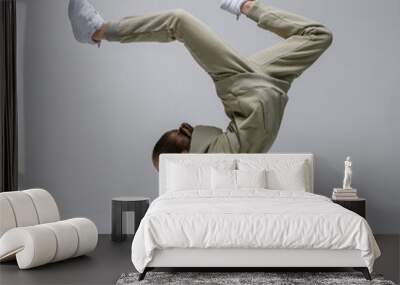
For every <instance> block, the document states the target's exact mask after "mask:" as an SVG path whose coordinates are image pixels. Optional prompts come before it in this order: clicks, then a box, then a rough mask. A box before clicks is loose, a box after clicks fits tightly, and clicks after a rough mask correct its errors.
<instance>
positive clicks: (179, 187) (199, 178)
mask: <svg viewBox="0 0 400 285" xmlns="http://www.w3.org/2000/svg"><path fill="white" fill-rule="evenodd" d="M235 163H236V162H235V161H215V162H206V161H205V162H197V163H193V162H191V161H190V160H182V161H179V160H177V161H174V162H168V164H167V181H166V182H167V191H185V190H194V189H203V190H204V189H207V190H210V189H211V168H215V169H234V168H235Z"/></svg>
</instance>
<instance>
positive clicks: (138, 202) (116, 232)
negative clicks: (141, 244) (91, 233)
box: [111, 197, 150, 241]
mask: <svg viewBox="0 0 400 285" xmlns="http://www.w3.org/2000/svg"><path fill="white" fill-rule="evenodd" d="M149 205H150V198H146V197H116V198H113V199H112V211H111V217H112V218H111V229H112V231H111V239H112V240H113V241H123V240H125V239H126V234H123V233H122V215H123V212H135V232H136V231H137V229H138V227H139V224H140V221H141V220H142V219H143V217H144V215H145V214H146V211H147V209H148V208H149Z"/></svg>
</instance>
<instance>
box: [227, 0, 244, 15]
mask: <svg viewBox="0 0 400 285" xmlns="http://www.w3.org/2000/svg"><path fill="white" fill-rule="evenodd" d="M246 1H247V0H222V1H221V9H223V10H226V11H228V12H229V13H231V14H233V15H236V17H237V18H238V19H239V16H240V14H241V12H240V8H241V7H242V5H243V3H244V2H246Z"/></svg>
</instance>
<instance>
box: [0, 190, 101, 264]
mask: <svg viewBox="0 0 400 285" xmlns="http://www.w3.org/2000/svg"><path fill="white" fill-rule="evenodd" d="M97 235H98V233H97V228H96V225H95V224H94V223H93V222H92V221H90V220H88V219H86V218H75V219H69V220H64V221H60V214H59V211H58V207H57V204H56V202H55V201H54V199H53V197H52V196H51V195H50V193H49V192H47V191H46V190H43V189H31V190H25V191H15V192H3V193H0V262H2V261H8V260H12V259H17V263H18V266H19V268H20V269H28V268H32V267H37V266H40V265H44V264H47V263H51V262H57V261H60V260H64V259H68V258H72V257H77V256H80V255H84V254H86V253H88V252H90V251H92V250H94V249H95V248H96V245H97Z"/></svg>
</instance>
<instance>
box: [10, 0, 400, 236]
mask: <svg viewBox="0 0 400 285" xmlns="http://www.w3.org/2000/svg"><path fill="white" fill-rule="evenodd" d="M17 2H18V31H19V37H18V44H19V48H18V66H19V83H18V87H19V104H20V106H19V108H20V138H21V142H20V149H21V155H20V164H21V167H20V171H21V172H20V180H21V188H29V187H44V188H46V189H48V190H49V191H51V192H52V193H53V195H54V196H55V198H56V200H57V201H58V203H59V205H60V208H61V212H62V215H63V216H64V217H66V218H69V217H75V216H86V217H89V218H91V219H93V220H94V221H95V223H96V224H97V226H98V227H99V230H100V232H102V233H107V232H110V208H111V198H112V197H113V196H119V195H145V196H149V197H151V198H154V197H156V195H157V174H156V172H155V171H154V170H153V168H152V164H151V161H150V153H151V150H152V147H153V144H154V142H155V141H156V140H157V139H158V137H159V135H160V134H161V133H162V132H164V131H165V130H167V129H171V128H174V127H175V126H176V125H177V124H179V123H180V122H182V121H188V122H191V123H192V124H211V125H217V126H221V127H223V126H225V125H226V124H227V119H226V118H225V115H224V113H223V109H222V105H221V103H220V102H219V101H218V99H217V97H216V96H215V94H214V87H213V84H212V82H211V81H210V79H209V78H208V76H207V74H205V73H204V72H203V71H202V70H201V69H200V68H199V67H198V66H197V65H196V64H194V61H193V60H192V58H191V57H190V56H189V54H188V53H187V52H186V50H185V49H184V48H183V46H182V45H180V44H176V43H175V44H136V45H118V44H109V43H104V44H103V45H102V47H101V48H100V49H98V48H96V47H93V46H86V45H81V44H78V43H76V42H75V41H74V39H73V36H72V33H71V29H70V26H69V23H68V19H67V10H66V8H67V1H61V0H59V1H54V0H35V1H32V0H17ZM93 2H94V3H95V5H96V6H97V7H98V9H99V10H100V11H101V12H102V14H103V15H104V17H105V18H106V19H118V18H120V17H122V16H126V15H131V14H142V13H149V12H154V11H158V10H164V9H170V8H174V7H180V8H184V9H186V10H188V11H190V12H192V13H193V14H194V15H196V16H197V17H199V18H201V19H202V20H204V21H205V22H206V23H208V24H209V25H210V26H211V27H212V28H213V29H214V30H215V31H216V32H217V33H218V34H220V35H222V36H223V38H224V39H225V40H226V41H227V42H228V43H229V44H230V45H232V46H234V47H235V48H236V49H237V50H239V51H240V52H242V53H243V54H251V53H253V52H256V51H257V50H259V49H263V48H265V47H268V46H270V45H272V44H274V43H275V42H277V41H278V40H279V39H278V38H277V37H276V36H275V35H272V34H271V33H269V32H267V31H263V30H261V29H258V28H257V27H256V26H255V25H254V23H252V22H251V21H249V20H247V19H246V18H245V17H243V18H242V19H241V20H240V21H239V22H237V21H236V20H235V19H234V17H231V16H230V15H228V14H226V13H223V12H221V11H220V10H219V9H218V5H219V1H217V0H203V1H194V0H193V1H187V0H186V1H183V0H181V1H179V0H168V1H165V0H164V1H155V0H135V1H130V0H117V1H106V0H93ZM268 2H269V3H271V4H273V5H275V6H279V7H281V8H284V9H289V10H292V11H294V12H297V13H300V14H304V15H307V16H309V17H311V18H315V19H317V20H320V21H321V22H323V23H324V24H326V25H327V26H328V27H329V28H330V29H331V30H332V31H333V33H334V37H335V40H334V44H333V46H332V47H331V49H330V50H329V51H328V52H327V53H326V54H325V55H324V56H323V57H322V58H321V59H320V60H319V62H318V63H317V64H316V65H314V66H313V67H312V68H311V69H310V70H308V71H307V72H306V73H305V74H304V75H303V76H302V77H301V79H299V80H297V81H296V82H295V83H294V85H293V88H292V90H291V92H290V94H289V97H290V102H289V104H288V106H287V110H286V115H285V118H284V121H283V125H282V128H281V132H280V134H279V137H278V139H277V141H276V143H275V145H274V147H273V149H272V151H273V152H312V153H315V155H316V159H317V160H316V163H317V169H316V191H317V192H318V193H321V194H325V195H330V192H331V188H332V187H334V186H340V184H341V180H342V171H343V161H344V158H345V156H346V155H351V156H352V158H353V160H354V186H355V187H357V188H358V189H359V191H360V194H361V195H362V196H363V197H366V198H367V199H368V220H369V222H370V223H371V226H372V228H373V229H374V230H375V231H376V232H378V233H400V222H399V217H400V194H399V193H400V189H399V174H400V171H399V161H400V155H399V151H398V146H399V145H400V132H399V131H400V129H399V122H400V113H399V112H398V110H399V106H400V99H399V98H400V94H399V91H398V81H399V66H400V56H399V51H400V29H399V27H400V1H397V0H386V1H379V0H374V1H365V0H354V1H345V0H340V1H338V0H335V1H319V0H304V1H289V0H279V1H278V0H274V1H268Z"/></svg>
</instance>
